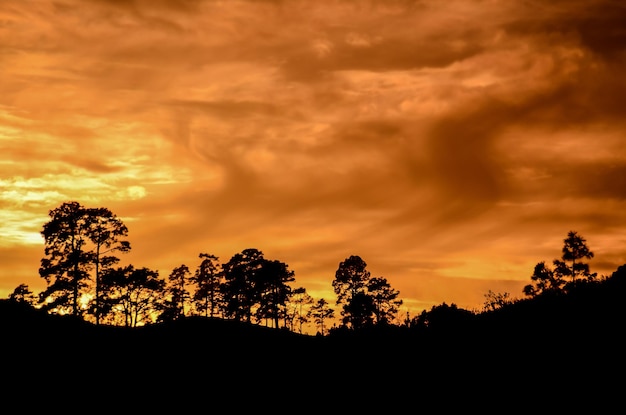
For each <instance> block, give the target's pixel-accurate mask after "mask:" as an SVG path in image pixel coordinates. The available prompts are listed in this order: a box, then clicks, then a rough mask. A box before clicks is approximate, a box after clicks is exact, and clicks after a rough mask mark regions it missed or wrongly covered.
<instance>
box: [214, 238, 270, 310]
mask: <svg viewBox="0 0 626 415" xmlns="http://www.w3.org/2000/svg"><path fill="white" fill-rule="evenodd" d="M262 264H263V252H261V251H259V250H258V249H254V248H248V249H244V250H243V251H242V252H241V253H237V254H235V255H233V256H232V258H231V259H230V260H229V261H228V262H227V263H225V264H223V265H222V269H223V271H224V282H223V283H222V284H221V285H220V290H221V293H222V295H223V298H224V314H225V315H226V317H229V318H234V319H235V320H237V321H246V322H251V321H252V307H253V305H254V304H255V303H256V302H257V292H256V289H257V288H258V287H256V286H255V275H256V273H257V272H258V270H259V269H260V268H261V266H262Z"/></svg>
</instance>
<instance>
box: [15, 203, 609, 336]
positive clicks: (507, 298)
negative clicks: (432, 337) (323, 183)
mask: <svg viewBox="0 0 626 415" xmlns="http://www.w3.org/2000/svg"><path fill="white" fill-rule="evenodd" d="M49 216H50V220H49V221H48V222H47V223H45V224H44V226H43V229H42V231H41V234H42V236H43V237H44V241H45V248H44V257H43V258H42V259H41V267H40V269H39V275H40V277H41V278H44V279H45V281H46V288H45V289H44V290H43V291H42V292H40V293H38V294H34V293H33V292H32V291H31V290H30V289H29V287H28V285H27V284H21V285H19V286H18V287H16V289H15V290H14V291H13V293H12V294H10V296H9V299H10V300H13V301H16V302H22V303H28V304H30V305H33V306H35V307H37V308H40V309H42V310H45V311H46V312H48V313H51V314H64V315H72V316H75V317H80V318H82V319H84V320H87V321H92V322H94V323H95V324H96V325H100V324H106V325H113V326H125V327H137V326H143V325H150V324H154V323H163V322H170V321H175V320H179V319H181V318H184V317H189V316H205V317H214V318H221V319H228V320H234V321H238V322H246V323H254V324H263V323H264V324H265V325H266V326H270V327H274V328H283V329H287V330H290V331H293V332H297V333H302V332H303V326H304V325H306V324H308V323H312V324H314V325H315V328H316V331H317V333H318V334H320V335H322V336H324V335H326V334H328V333H329V332H330V331H335V332H336V333H341V332H345V331H346V330H348V331H353V330H359V329H365V328H368V327H380V326H404V327H409V328H413V329H415V330H417V331H419V330H421V329H424V328H428V327H432V326H437V325H439V323H440V322H442V321H445V322H446V324H449V323H452V324H453V325H454V324H456V323H458V324H461V323H463V322H466V321H469V320H471V318H472V317H473V316H474V315H475V314H478V313H480V312H477V311H469V310H464V309H461V308H458V307H457V306H456V305H455V304H454V303H452V304H450V305H448V304H446V303H442V304H441V305H437V306H433V307H432V308H431V309H430V310H428V311H427V310H424V311H422V313H421V314H419V315H417V316H413V317H411V316H409V315H408V313H407V315H406V317H405V318H404V319H403V320H400V318H399V316H398V310H399V307H400V306H401V305H402V303H403V301H402V299H400V297H399V294H400V293H399V291H398V290H395V289H393V288H392V287H391V285H390V284H389V282H388V281H387V279H386V278H384V277H372V276H371V274H370V272H369V271H368V270H367V264H366V263H365V261H363V259H362V258H360V257H359V256H357V255H352V256H350V257H348V258H346V259H345V260H344V261H342V262H340V264H339V266H338V269H337V271H336V272H335V277H334V279H333V281H332V287H333V291H334V293H335V294H336V299H335V300H334V301H333V302H330V301H328V300H326V299H324V298H320V299H314V298H313V297H311V296H310V295H309V294H308V293H307V290H306V288H304V287H302V286H298V285H297V284H296V283H295V281H296V276H295V272H294V271H293V270H291V269H290V268H289V266H288V265H287V264H286V263H284V262H281V261H279V260H275V259H269V258H266V257H265V256H264V254H263V252H262V251H260V250H258V249H254V248H250V249H245V250H243V251H242V252H240V253H237V254H235V255H233V256H232V257H231V258H230V259H229V260H228V261H226V262H223V263H221V262H220V260H219V258H218V257H217V256H215V255H212V254H210V253H200V254H199V255H198V257H199V259H200V262H199V264H198V265H197V267H196V268H195V269H192V268H189V267H188V266H187V265H185V264H181V265H180V266H177V267H175V268H174V269H173V270H172V271H171V272H170V274H169V275H168V276H167V278H164V277H162V276H161V275H160V274H159V272H158V271H157V270H153V269H150V268H147V267H135V266H134V265H127V266H124V267H121V266H118V264H119V262H120V258H119V256H118V255H119V254H123V253H126V252H129V251H130V250H131V244H130V242H129V241H128V228H127V227H126V226H125V225H124V223H123V222H122V220H121V219H120V218H118V217H117V216H116V215H115V214H114V213H112V212H111V211H110V210H108V209H106V208H87V207H84V206H82V205H81V204H80V203H78V202H75V201H73V202H66V203H63V204H61V205H60V206H59V207H57V208H56V209H53V210H51V211H50V212H49ZM563 242H564V245H563V249H562V257H561V258H560V259H555V260H554V261H553V262H552V263H553V266H552V267H550V266H548V265H547V264H546V263H545V261H542V262H539V263H538V264H537V265H536V266H535V268H534V272H533V274H532V275H531V278H530V279H531V283H530V284H528V285H526V286H525V287H524V289H523V294H524V295H525V296H526V297H527V298H535V297H541V296H545V295H549V294H555V293H567V292H570V291H572V290H573V289H575V288H576V287H577V286H579V285H580V284H583V283H585V284H586V283H589V282H595V281H597V280H598V278H597V274H596V273H591V272H590V270H589V264H587V263H585V262H584V260H585V259H590V258H593V255H594V254H593V252H592V251H591V250H590V249H589V247H588V246H587V242H586V240H585V239H584V238H583V237H582V236H580V235H579V234H578V233H577V232H574V231H570V232H569V233H568V235H567V238H566V239H564V241H563ZM604 278H606V277H604ZM604 278H601V279H604ZM601 279H600V280H601ZM519 301H521V300H519V299H517V298H513V297H511V295H510V293H495V292H492V291H489V292H488V293H487V294H485V302H484V307H483V310H482V311H484V312H490V311H495V310H499V309H501V308H503V307H505V306H508V305H512V304H515V303H517V302H519ZM333 304H334V305H335V306H338V307H339V318H337V319H336V318H335V317H336V316H335V309H334V308H333V307H332V305H333ZM331 322H332V323H333V324H332V326H330V327H329V325H330V324H331ZM336 322H338V324H337V323H336Z"/></svg>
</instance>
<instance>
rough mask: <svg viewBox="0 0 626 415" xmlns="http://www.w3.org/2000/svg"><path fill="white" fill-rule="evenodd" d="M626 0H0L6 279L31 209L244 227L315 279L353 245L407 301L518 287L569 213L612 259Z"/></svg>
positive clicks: (562, 231) (186, 228)
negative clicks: (98, 210) (69, 206)
mask: <svg viewBox="0 0 626 415" xmlns="http://www.w3.org/2000/svg"><path fill="white" fill-rule="evenodd" d="M624 22H626V4H623V2H618V1H609V0H606V1H596V0H580V1H576V0H567V1H565V0H558V1H522V0H519V1H516V0H511V1H497V0H483V1H470V0H467V1H458V0H452V1H445V2H442V1H438V0H424V1H399V0H398V1H396V0H385V1H356V0H355V1H321V2H316V1H290V0H282V1H280V0H277V1H270V0H265V1H260V0H257V1H253V0H250V1H224V2H218V1H209V0H206V1H203V0H175V1H174V0H170V1H166V0H159V1H155V0H135V1H120V0H115V1H114V0H108V1H107V0H89V1H85V0H80V1H79V0H54V1H53V0H36V1H35V0H20V1H8V2H7V1H3V2H0V209H1V210H0V215H1V216H0V230H1V234H0V296H1V297H3V298H4V297H7V296H8V294H9V293H10V292H12V291H13V289H14V288H15V287H16V286H17V285H18V284H20V283H26V284H28V285H29V286H30V287H31V289H32V290H33V291H35V292H38V291H40V290H41V289H43V288H44V287H45V282H44V280H43V279H41V278H40V277H39V274H38V268H39V263H40V260H41V258H42V257H44V252H43V248H44V245H43V238H42V237H41V234H40V231H41V229H42V227H43V225H44V223H45V222H46V221H47V220H48V219H49V217H48V211H49V210H51V209H54V208H56V207H58V206H59V205H60V204H61V203H63V202H65V201H78V202H79V203H81V204H82V205H84V206H86V207H106V208H108V209H110V210H111V211H112V212H113V213H115V214H116V215H117V216H119V217H120V218H122V219H123V221H124V223H125V224H126V225H127V226H128V228H129V240H130V242H131V245H132V251H131V252H130V253H128V254H121V255H120V256H121V257H122V259H123V261H122V264H127V263H132V264H133V265H135V267H148V268H151V269H155V270H158V271H159V273H160V275H161V276H163V277H167V276H168V275H169V273H170V272H171V271H172V269H174V268H175V267H177V266H179V265H181V264H186V265H188V266H189V267H190V268H191V269H192V270H195V268H196V267H197V266H198V265H199V263H200V259H199V258H198V254H199V253H201V252H206V253H211V254H214V255H217V256H218V257H219V259H220V261H221V262H226V261H228V260H229V259H230V257H231V256H233V255H234V254H236V253H238V252H241V251H242V250H243V249H246V248H256V249H259V250H261V251H262V252H263V253H264V254H265V256H266V257H267V258H269V259H276V260H280V261H282V262H285V263H286V264H288V265H289V268H290V269H291V270H293V271H295V276H296V285H297V286H303V287H305V288H307V290H308V291H309V293H310V294H311V295H312V296H313V297H314V298H321V297H324V298H326V299H327V300H329V299H330V300H332V301H333V303H334V300H335V296H334V293H333V292H332V286H331V282H332V280H333V278H334V274H335V271H336V270H337V267H338V265H339V263H340V262H341V261H343V260H344V259H346V258H347V257H348V256H350V255H359V256H361V257H362V258H363V259H364V260H365V262H366V263H367V264H368V269H369V271H370V272H371V273H372V276H383V277H385V278H387V280H388V281H389V282H390V284H391V285H392V287H393V288H395V289H398V290H399V291H400V297H401V298H402V299H403V300H404V305H403V306H402V309H401V311H402V313H406V311H409V312H411V313H412V314H417V313H419V312H420V311H421V310H423V309H430V307H432V306H433V305H437V304H441V303H442V302H446V303H448V304H450V303H455V304H457V305H458V306H460V307H464V308H468V309H480V308H482V305H483V302H484V300H485V298H484V295H485V294H486V293H487V292H488V290H492V291H494V292H500V293H502V292H509V293H510V294H511V296H512V297H517V298H521V297H523V294H522V287H523V286H524V285H526V284H528V283H529V282H530V275H531V274H532V271H533V267H534V265H535V264H536V263H537V262H540V261H547V262H551V261H552V260H553V259H555V258H558V257H560V255H561V248H562V246H563V239H564V238H566V236H567V232H568V231H570V230H574V231H577V232H578V233H579V234H581V235H582V236H583V237H584V238H586V239H587V242H588V245H589V247H590V249H591V250H592V251H593V252H594V253H595V258H594V259H592V260H591V261H590V262H589V264H590V267H591V271H592V272H598V274H599V275H610V273H612V272H613V271H614V270H615V269H616V268H617V267H618V266H619V265H622V264H624V263H626V116H625V115H626V77H625V76H624V74H625V73H626V26H625V25H624Z"/></svg>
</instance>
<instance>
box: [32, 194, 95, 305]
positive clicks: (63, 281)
mask: <svg viewBox="0 0 626 415" xmlns="http://www.w3.org/2000/svg"><path fill="white" fill-rule="evenodd" d="M49 216H50V218H51V219H50V220H49V221H48V222H47V223H46V224H44V226H43V230H42V231H41V234H42V235H43V237H44V240H45V248H44V253H45V255H46V256H47V257H46V258H43V259H42V260H41V267H40V268H39V275H40V276H41V277H42V278H44V279H45V280H46V283H47V287H46V289H45V290H44V291H43V292H41V294H40V298H39V302H41V303H44V304H43V306H42V307H43V308H44V309H46V310H50V311H54V310H57V311H59V312H64V311H68V312H70V313H71V314H72V315H74V316H78V315H82V311H81V309H80V307H79V300H80V296H81V294H83V292H84V291H85V290H86V289H87V288H88V281H89V271H90V270H91V268H92V266H93V258H94V256H93V253H92V252H89V251H86V250H85V245H86V243H87V241H88V240H89V231H90V229H89V226H90V224H91V221H90V220H89V213H88V211H87V209H86V208H84V207H83V206H81V205H80V204H79V203H78V202H66V203H63V204H62V205H61V206H59V207H57V208H56V209H53V210H51V211H50V212H49Z"/></svg>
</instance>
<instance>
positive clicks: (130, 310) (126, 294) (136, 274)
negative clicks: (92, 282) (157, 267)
mask: <svg viewBox="0 0 626 415" xmlns="http://www.w3.org/2000/svg"><path fill="white" fill-rule="evenodd" d="M101 282H102V298H101V305H102V308H101V310H102V316H103V317H107V316H111V317H112V321H113V322H115V321H116V314H117V312H118V310H119V312H120V313H121V314H122V320H123V325H124V326H126V327H136V326H137V325H139V324H141V323H146V322H148V323H149V322H152V320H153V315H155V313H156V312H157V310H158V309H159V307H158V305H159V302H160V301H161V299H162V297H163V295H164V291H165V286H166V282H165V280H164V279H162V278H160V277H159V273H158V271H153V270H150V269H148V268H139V269H135V268H134V267H133V266H132V265H128V266H126V267H122V268H108V269H107V270H105V271H104V272H103V274H102V281H101Z"/></svg>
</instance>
